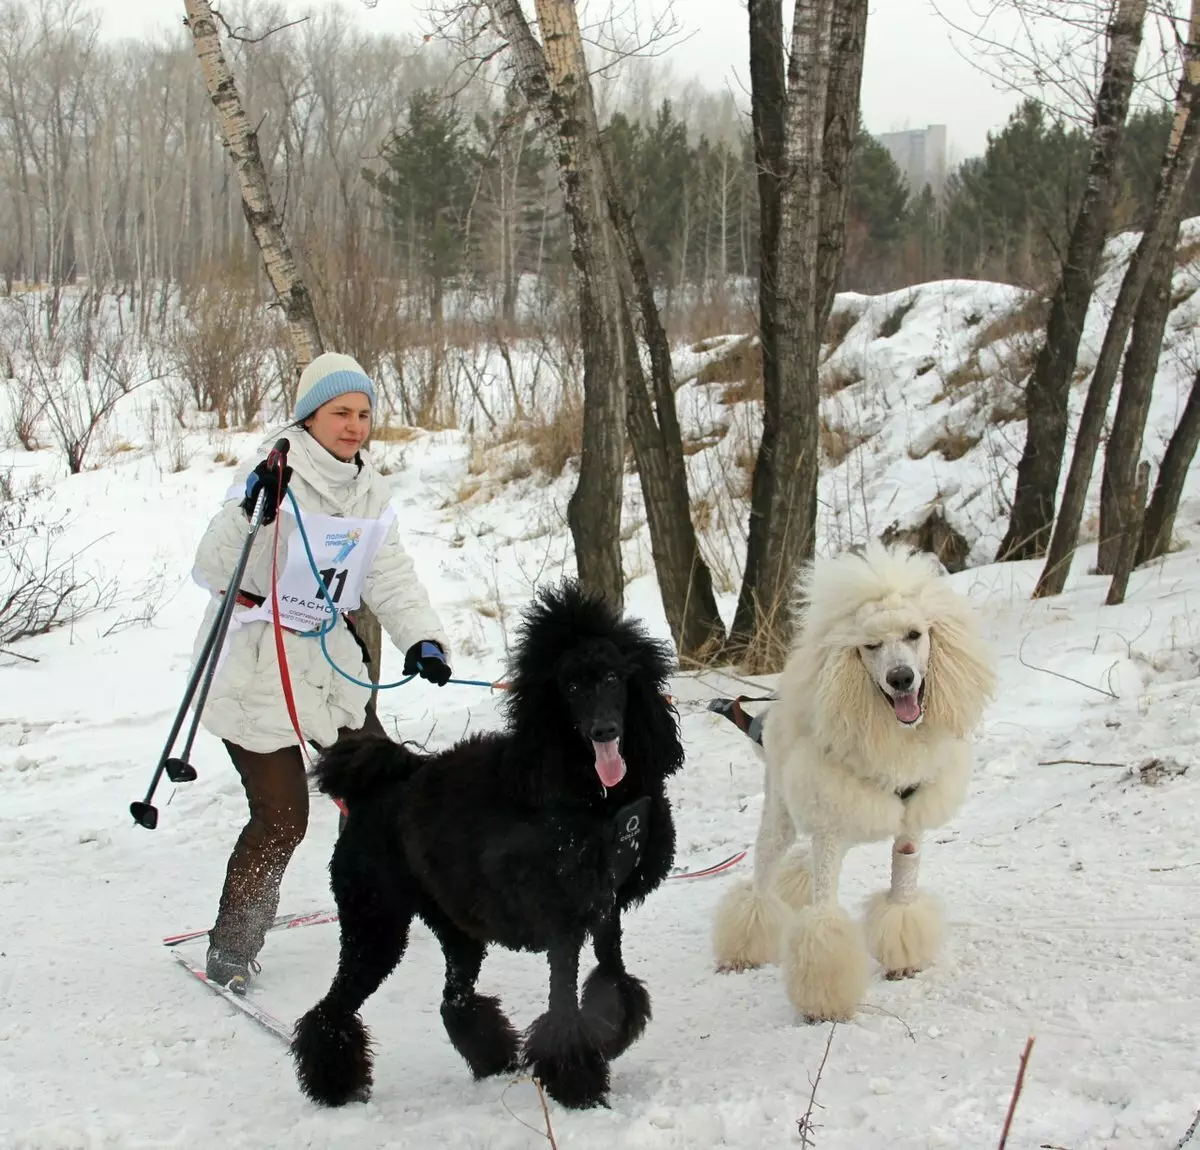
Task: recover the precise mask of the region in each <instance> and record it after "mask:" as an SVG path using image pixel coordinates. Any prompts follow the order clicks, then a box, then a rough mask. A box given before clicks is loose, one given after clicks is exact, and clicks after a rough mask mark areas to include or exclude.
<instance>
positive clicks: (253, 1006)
mask: <svg viewBox="0 0 1200 1150" xmlns="http://www.w3.org/2000/svg"><path fill="white" fill-rule="evenodd" d="M171 957H172V958H173V959H175V961H176V962H177V963H179V965H180V966H182V967H183V969H184V970H186V971H187V972H188V974H190V975H192V977H193V978H195V979H196V980H197V981H199V982H202V983H204V985H205V986H207V987H208V989H209V990H211V991H213V993H215V994H219V995H220V996H221V997H222V998H223V999H225V1001H226V1002H229V1003H231V1004H232V1005H234V1006H236V1007H237V1008H238V1010H240V1011H241V1012H242V1013H243V1014H248V1015H249V1016H250V1017H251V1018H253V1019H254V1021H255V1022H257V1023H258V1024H259V1026H262V1027H264V1028H265V1029H267V1030H269V1031H270V1032H271V1033H272V1034H273V1035H275V1037H276V1038H279V1039H282V1040H283V1042H285V1043H286V1044H287V1045H288V1046H291V1044H292V1032H291V1028H290V1027H289V1026H288V1025H287V1024H286V1023H284V1022H281V1021H280V1020H279V1019H278V1018H276V1017H275V1015H273V1014H272V1013H271V1012H270V1011H269V1010H264V1009H263V1008H262V1007H261V1006H259V1005H258V1004H257V1003H256V1002H253V1001H251V1000H250V999H249V998H247V997H246V996H245V995H244V994H234V993H233V991H232V990H230V989H229V987H227V986H222V985H221V984H220V983H219V982H213V981H212V980H211V979H210V978H209V977H208V975H207V974H205V973H204V968H203V967H202V966H196V965H195V964H194V963H193V962H191V961H190V960H189V959H188V957H187V955H186V954H184V953H183V952H182V951H178V950H173V951H171Z"/></svg>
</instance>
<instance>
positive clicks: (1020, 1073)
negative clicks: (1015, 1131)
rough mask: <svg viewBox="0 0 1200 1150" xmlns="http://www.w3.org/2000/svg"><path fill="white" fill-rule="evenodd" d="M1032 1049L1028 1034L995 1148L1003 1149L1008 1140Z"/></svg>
mask: <svg viewBox="0 0 1200 1150" xmlns="http://www.w3.org/2000/svg"><path fill="white" fill-rule="evenodd" d="M1032 1051H1033V1035H1030V1036H1029V1037H1028V1038H1027V1039H1026V1040H1025V1051H1024V1053H1023V1054H1022V1055H1021V1065H1020V1067H1019V1068H1018V1070H1017V1080H1016V1082H1015V1083H1014V1084H1013V1092H1012V1098H1010V1099H1009V1101H1008V1113H1007V1114H1006V1115H1005V1116H1004V1129H1003V1130H1002V1131H1001V1132H1000V1145H999V1147H998V1148H997V1150H1004V1145H1005V1143H1006V1142H1007V1141H1008V1132H1009V1130H1010V1129H1011V1127H1012V1120H1013V1115H1014V1114H1015V1113H1016V1112H1017V1099H1018V1098H1020V1097H1021V1087H1022V1086H1024V1085H1025V1067H1026V1066H1028V1065H1029V1055H1030V1054H1031V1053H1032Z"/></svg>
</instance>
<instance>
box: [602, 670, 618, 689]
mask: <svg viewBox="0 0 1200 1150" xmlns="http://www.w3.org/2000/svg"><path fill="white" fill-rule="evenodd" d="M620 681H621V680H620V679H618V678H617V673H616V671H609V673H608V674H607V675H605V676H604V685H605V686H606V687H615V686H616V685H617V684H618V683H619V682H620Z"/></svg>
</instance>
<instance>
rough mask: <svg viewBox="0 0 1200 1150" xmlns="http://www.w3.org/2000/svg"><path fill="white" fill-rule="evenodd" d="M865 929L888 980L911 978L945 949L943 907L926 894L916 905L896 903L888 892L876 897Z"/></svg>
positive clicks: (871, 904)
mask: <svg viewBox="0 0 1200 1150" xmlns="http://www.w3.org/2000/svg"><path fill="white" fill-rule="evenodd" d="M863 926H864V930H865V934H866V938H867V948H868V949H869V950H870V952H871V954H872V955H873V956H874V958H875V961H876V962H878V963H879V965H880V966H882V967H883V970H884V975H885V977H887V978H911V977H912V976H913V975H914V974H916V973H917V971H919V970H924V969H925V967H927V966H928V965H929V964H930V963H932V962H933V960H934V958H936V957H937V953H938V951H939V950H940V949H941V945H942V908H941V904H940V903H939V902H938V900H937V899H936V898H934V896H933V895H931V894H928V893H926V892H925V891H918V892H917V896H916V898H914V899H913V900H912V902H892V901H891V899H890V898H889V897H888V892H887V891H880V892H879V893H878V894H876V895H872V897H871V900H870V902H868V903H867V913H866V917H865V920H864V922H863Z"/></svg>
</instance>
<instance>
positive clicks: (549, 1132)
mask: <svg viewBox="0 0 1200 1150" xmlns="http://www.w3.org/2000/svg"><path fill="white" fill-rule="evenodd" d="M519 1082H532V1083H533V1088H534V1089H535V1090H536V1091H537V1095H538V1101H539V1102H540V1103H541V1104H542V1116H543V1118H544V1119H545V1121H546V1129H545V1130H539V1129H538V1128H537V1127H536V1126H533V1125H531V1124H530V1123H528V1122H526V1121H525V1119H524V1118H522V1117H520V1116H519V1115H517V1114H514V1113H513V1110H512V1107H511V1106H509V1104H508V1101H507V1100H506V1098H505V1096H504V1095H505V1094H507V1093H508V1092H509V1091H510V1090H511V1089H512V1088H513V1087H514V1086H516V1085H517V1083H519ZM500 1105H501V1106H503V1107H504V1109H505V1110H507V1111H508V1113H509V1117H511V1118H515V1119H516V1120H517V1121H518V1122H520V1123H521V1125H522V1126H524V1127H525V1129H526V1130H532V1131H533V1132H534V1133H535V1134H540V1135H541V1136H542V1137H543V1138H545V1139H546V1141H547V1142H549V1143H550V1150H558V1142H556V1141H555V1138H554V1127H553V1126H552V1125H551V1124H550V1107H549V1106H548V1105H547V1104H546V1092H545V1091H544V1090H543V1089H542V1084H541V1083H540V1082H539V1081H538V1080H537V1079H536V1078H531V1077H528V1076H525V1077H522V1078H514V1079H513V1080H512V1081H511V1082H510V1083H509V1084H508V1085H507V1086H506V1087H505V1088H504V1094H501V1095H500Z"/></svg>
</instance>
